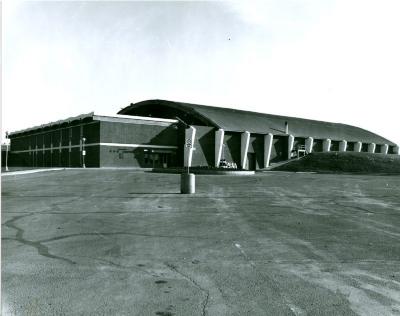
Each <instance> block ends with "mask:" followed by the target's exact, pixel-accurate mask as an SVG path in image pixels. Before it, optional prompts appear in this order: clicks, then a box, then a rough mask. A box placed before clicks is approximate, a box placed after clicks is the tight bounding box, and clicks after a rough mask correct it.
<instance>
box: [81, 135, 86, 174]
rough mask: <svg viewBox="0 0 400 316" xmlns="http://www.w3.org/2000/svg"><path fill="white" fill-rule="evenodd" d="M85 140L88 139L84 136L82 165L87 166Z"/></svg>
mask: <svg viewBox="0 0 400 316" xmlns="http://www.w3.org/2000/svg"><path fill="white" fill-rule="evenodd" d="M85 141H86V138H85V137H83V138H82V167H83V168H86V166H85V156H86V150H85Z"/></svg>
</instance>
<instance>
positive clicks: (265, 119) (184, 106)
mask: <svg viewBox="0 0 400 316" xmlns="http://www.w3.org/2000/svg"><path fill="white" fill-rule="evenodd" d="M118 114H124V115H140V116H154V117H162V118H174V119H175V118H176V117H178V118H179V119H181V120H183V121H184V122H186V123H187V124H190V125H206V126H213V127H215V128H222V129H224V130H225V131H234V132H243V131H248V132H250V133H255V134H267V133H272V134H274V135H285V122H288V125H289V133H290V134H292V135H294V136H299V137H309V136H311V137H314V138H316V139H323V138H330V139H332V140H343V139H345V140H347V141H353V142H354V141H361V142H364V143H372V142H373V143H376V144H389V145H395V144H394V143H393V142H391V141H389V140H387V139H385V138H383V137H381V136H379V135H377V134H374V133H372V132H370V131H367V130H365V129H362V128H359V127H355V126H351V125H346V124H340V123H331V122H323V121H315V120H307V119H303V118H296V117H289V116H280V115H272V114H265V113H257V112H250V111H242V110H235V109H230V108H221V107H214V106H205V105H199V104H191V103H183V102H174V101H166V100H147V101H142V102H138V103H134V104H130V105H129V106H128V107H126V108H124V109H122V110H120V111H119V112H118Z"/></svg>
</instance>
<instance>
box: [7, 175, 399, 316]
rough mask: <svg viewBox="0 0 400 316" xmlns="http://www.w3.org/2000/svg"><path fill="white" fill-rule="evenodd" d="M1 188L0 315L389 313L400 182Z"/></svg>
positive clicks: (108, 179)
mask: <svg viewBox="0 0 400 316" xmlns="http://www.w3.org/2000/svg"><path fill="white" fill-rule="evenodd" d="M196 180H197V194H195V195H181V194H178V190H179V176H178V175H171V174H153V173H143V172H135V171H129V170H98V169H97V170H89V169H88V170H61V171H48V172H43V173H33V174H25V175H16V176H3V177H2V233H1V234H2V303H3V304H2V309H3V315H141V316H142V315H161V316H168V315H199V316H200V315H356V314H359V315H400V177H399V176H358V175H357V176H355V175H318V174H299V173H279V172H270V173H262V174H256V175H254V176H246V177H239V176H236V177H235V176H197V177H196Z"/></svg>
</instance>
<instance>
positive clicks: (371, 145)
mask: <svg viewBox="0 0 400 316" xmlns="http://www.w3.org/2000/svg"><path fill="white" fill-rule="evenodd" d="M375 148H376V145H375V143H370V144H368V152H369V153H372V154H373V153H374V152H375Z"/></svg>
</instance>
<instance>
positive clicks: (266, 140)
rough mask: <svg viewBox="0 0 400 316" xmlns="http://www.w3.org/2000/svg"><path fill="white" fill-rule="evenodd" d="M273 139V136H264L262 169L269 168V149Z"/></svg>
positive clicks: (269, 134)
mask: <svg viewBox="0 0 400 316" xmlns="http://www.w3.org/2000/svg"><path fill="white" fill-rule="evenodd" d="M273 139H274V135H272V134H271V133H268V134H267V135H264V168H268V167H269V160H270V158H271V149H272V141H273Z"/></svg>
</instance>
